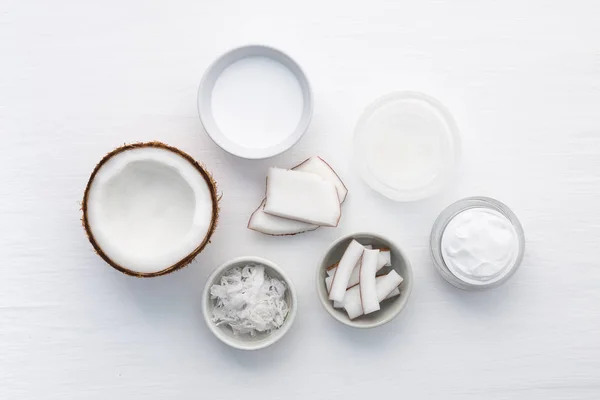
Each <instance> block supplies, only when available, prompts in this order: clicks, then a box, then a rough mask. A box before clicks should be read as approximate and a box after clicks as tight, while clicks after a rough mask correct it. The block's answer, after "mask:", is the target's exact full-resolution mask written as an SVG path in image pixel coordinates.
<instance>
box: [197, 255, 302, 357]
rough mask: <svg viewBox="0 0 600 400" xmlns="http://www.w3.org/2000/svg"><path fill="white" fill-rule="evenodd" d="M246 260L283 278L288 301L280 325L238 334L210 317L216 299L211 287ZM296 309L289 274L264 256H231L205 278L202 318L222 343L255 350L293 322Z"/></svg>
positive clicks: (283, 331)
mask: <svg viewBox="0 0 600 400" xmlns="http://www.w3.org/2000/svg"><path fill="white" fill-rule="evenodd" d="M248 264H259V265H263V266H264V267H265V273H266V274H267V275H269V276H271V277H273V278H277V279H279V280H281V281H282V282H285V284H286V286H287V291H286V294H285V301H286V302H287V304H288V306H289V308H290V311H289V313H288V315H287V317H286V319H285V321H284V323H283V325H282V326H281V327H280V328H279V329H277V330H275V331H272V332H270V333H259V334H257V335H256V336H254V337H252V336H250V335H238V336H235V335H234V334H233V331H232V329H231V328H230V327H229V326H227V325H225V324H224V325H221V326H217V324H215V323H214V322H213V321H212V315H213V308H214V306H215V301H214V300H213V299H211V296H210V287H211V286H212V285H214V284H218V283H219V282H220V279H221V276H222V275H223V274H224V273H225V272H226V271H228V270H229V269H231V268H234V267H237V266H244V265H248ZM297 309H298V300H297V296H296V289H295V288H294V285H293V284H292V281H291V280H290V278H289V277H288V276H287V275H286V274H285V272H283V270H282V269H281V268H280V267H279V266H277V265H276V264H275V263H273V262H271V261H269V260H265V259H264V258H260V257H239V258H235V259H233V260H230V261H227V262H226V263H225V264H223V265H221V266H220V267H219V268H217V269H216V270H215V271H214V272H213V273H212V274H211V275H210V277H209V278H208V281H207V282H206V286H205V287H204V294H203V302H202V313H203V314H204V321H205V322H206V325H208V328H209V329H210V330H211V331H212V333H214V334H215V336H216V337H217V338H218V339H219V340H220V341H222V342H223V343H225V344H228V345H229V346H231V347H234V348H236V349H240V350H258V349H263V348H265V347H268V346H270V345H272V344H273V343H275V342H277V341H278V340H279V339H281V338H282V337H283V335H285V334H286V333H287V331H288V330H289V329H290V327H291V326H292V323H293V322H294V319H295V318H296V312H297Z"/></svg>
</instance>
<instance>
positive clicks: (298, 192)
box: [264, 167, 342, 226]
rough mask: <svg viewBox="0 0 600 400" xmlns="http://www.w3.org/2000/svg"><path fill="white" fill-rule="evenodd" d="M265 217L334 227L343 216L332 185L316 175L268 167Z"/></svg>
mask: <svg viewBox="0 0 600 400" xmlns="http://www.w3.org/2000/svg"><path fill="white" fill-rule="evenodd" d="M264 211H265V212H266V213H267V214H271V215H275V216H277V217H282V218H288V219H293V220H296V221H302V222H307V223H309V224H313V225H321V226H337V224H338V222H339V220H340V217H341V215H342V211H341V207H340V202H339V198H338V195H337V190H336V188H335V185H334V184H333V183H331V182H329V181H328V180H325V179H323V178H321V177H320V176H319V175H316V174H312V173H308V172H300V171H292V170H286V169H281V168H273V167H271V168H269V173H268V176H267V199H266V203H265V206H264Z"/></svg>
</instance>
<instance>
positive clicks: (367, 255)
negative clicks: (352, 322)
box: [359, 249, 379, 314]
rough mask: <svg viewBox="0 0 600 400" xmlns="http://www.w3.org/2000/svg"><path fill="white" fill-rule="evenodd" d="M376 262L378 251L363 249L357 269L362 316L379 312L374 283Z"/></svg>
mask: <svg viewBox="0 0 600 400" xmlns="http://www.w3.org/2000/svg"><path fill="white" fill-rule="evenodd" d="M378 261H379V250H367V249H365V251H364V252H363V256H362V258H361V263H360V268H359V277H360V302H361V305H362V309H363V313H364V314H370V313H372V312H375V311H379V300H378V299H377V287H376V282H375V273H376V272H377V262H378Z"/></svg>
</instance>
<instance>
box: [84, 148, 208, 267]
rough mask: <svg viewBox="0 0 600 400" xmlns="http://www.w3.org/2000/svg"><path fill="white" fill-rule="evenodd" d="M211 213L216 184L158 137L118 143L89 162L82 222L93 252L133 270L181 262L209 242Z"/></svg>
mask: <svg viewBox="0 0 600 400" xmlns="http://www.w3.org/2000/svg"><path fill="white" fill-rule="evenodd" d="M218 214H219V207H218V198H217V188H216V183H215V182H214V180H213V179H212V176H211V175H210V174H209V173H208V172H207V171H206V170H205V169H204V168H203V167H202V166H201V165H200V164H198V163H197V162H196V161H195V160H194V159H193V158H192V157H190V156H189V155H187V154H186V153H184V152H182V151H181V150H179V149H176V148H174V147H170V146H167V145H166V144H163V143H159V142H150V143H139V144H132V145H126V146H123V147H120V148H118V149H116V150H114V151H112V152H111V153H109V154H107V155H106V156H105V157H104V158H103V159H102V160H101V161H100V162H99V163H98V165H97V166H96V168H95V169H94V171H93V172H92V175H91V177H90V179H89V181H88V184H87V187H86V189H85V194H84V197H83V226H84V228H85V231H86V233H87V236H88V238H89V240H90V242H91V244H92V246H94V249H95V250H96V252H97V253H98V254H99V255H100V257H102V258H103V259H104V261H106V262H107V263H108V264H110V265H111V266H112V267H114V268H116V269H117V270H119V271H121V272H123V273H125V274H128V275H132V276H137V277H153V276H159V275H164V274H167V273H169V272H172V271H175V270H177V269H180V268H182V267H184V266H185V265H187V264H188V263H189V262H191V261H192V260H193V259H194V257H196V256H197V255H198V254H199V253H200V252H201V251H202V250H203V249H204V247H205V246H206V244H207V243H208V242H209V240H210V237H211V236H212V234H213V232H214V230H215V227H216V225H217V219H218Z"/></svg>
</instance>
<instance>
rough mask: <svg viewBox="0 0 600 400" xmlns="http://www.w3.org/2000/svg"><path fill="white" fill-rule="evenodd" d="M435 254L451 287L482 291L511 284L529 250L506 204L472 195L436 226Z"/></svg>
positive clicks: (446, 212)
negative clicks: (510, 281)
mask: <svg viewBox="0 0 600 400" xmlns="http://www.w3.org/2000/svg"><path fill="white" fill-rule="evenodd" d="M430 244H431V254H432V257H433V261H434V264H435V266H436V268H437V270H438V271H439V272H440V274H441V275H442V276H443V277H444V279H446V280H447V281H448V282H450V283H451V284H452V285H454V286H456V287H458V288H460V289H465V290H481V289H487V288H491V287H496V286H498V285H501V284H502V283H504V282H506V281H507V280H508V279H509V278H510V277H511V276H512V275H513V274H514V273H515V271H516V270H517V268H518V267H519V265H520V264H521V260H522V259H523V254H524V251H525V235H524V233H523V228H522V226H521V223H520V222H519V220H518V218H517V216H516V215H515V214H514V213H513V212H512V211H511V210H510V209H509V208H508V207H507V206H506V205H504V204H502V203H501V202H499V201H497V200H494V199H491V198H487V197H470V198H466V199H463V200H460V201H458V202H456V203H454V204H451V205H450V206H449V207H447V208H446V209H445V210H444V211H442V213H441V214H440V216H439V217H438V219H437V220H436V221H435V223H434V225H433V230H432V232H431V241H430Z"/></svg>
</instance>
